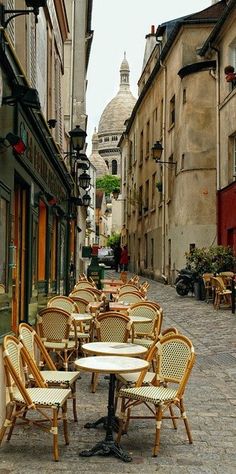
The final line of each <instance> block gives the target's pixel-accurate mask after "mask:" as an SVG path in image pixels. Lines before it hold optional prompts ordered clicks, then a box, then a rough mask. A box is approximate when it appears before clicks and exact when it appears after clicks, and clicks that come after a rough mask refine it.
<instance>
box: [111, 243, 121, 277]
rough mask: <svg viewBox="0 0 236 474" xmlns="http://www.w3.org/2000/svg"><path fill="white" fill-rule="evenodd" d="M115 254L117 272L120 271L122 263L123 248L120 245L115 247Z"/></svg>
mask: <svg viewBox="0 0 236 474" xmlns="http://www.w3.org/2000/svg"><path fill="white" fill-rule="evenodd" d="M113 253H114V262H115V271H116V272H118V271H119V263H120V258H121V247H120V245H119V244H118V245H115V247H114V248H113Z"/></svg>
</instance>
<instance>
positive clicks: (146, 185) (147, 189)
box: [144, 180, 149, 212]
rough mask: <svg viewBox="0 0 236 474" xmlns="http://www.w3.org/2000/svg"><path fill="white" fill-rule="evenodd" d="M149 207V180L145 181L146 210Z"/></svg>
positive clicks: (145, 210)
mask: <svg viewBox="0 0 236 474" xmlns="http://www.w3.org/2000/svg"><path fill="white" fill-rule="evenodd" d="M148 209H149V180H147V181H146V183H145V201H144V212H147V211H148Z"/></svg>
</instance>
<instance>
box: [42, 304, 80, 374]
mask: <svg viewBox="0 0 236 474" xmlns="http://www.w3.org/2000/svg"><path fill="white" fill-rule="evenodd" d="M71 326H73V328H74V340H70V338H69V336H70V331H71ZM37 332H38V334H39V336H40V338H41V340H42V342H43V344H44V346H45V348H46V350H47V351H48V352H49V353H50V352H55V353H56V354H57V356H58V358H59V360H61V361H62V363H63V367H64V369H65V370H68V363H69V360H70V359H71V358H72V356H75V358H77V357H78V341H77V329H76V324H75V321H74V320H73V317H72V316H71V314H69V313H67V312H66V311H63V310H62V309H60V308H46V309H42V310H41V311H40V312H39V314H38V317H37Z"/></svg>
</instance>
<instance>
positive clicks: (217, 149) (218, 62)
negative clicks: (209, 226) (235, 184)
mask: <svg viewBox="0 0 236 474" xmlns="http://www.w3.org/2000/svg"><path fill="white" fill-rule="evenodd" d="M210 48H211V49H213V50H214V51H215V52H216V189H217V191H218V190H219V189H220V188H221V169H220V52H219V50H218V49H217V48H215V47H214V46H211V45H210Z"/></svg>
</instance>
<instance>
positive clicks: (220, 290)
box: [211, 276, 232, 309]
mask: <svg viewBox="0 0 236 474" xmlns="http://www.w3.org/2000/svg"><path fill="white" fill-rule="evenodd" d="M211 284H212V287H213V289H214V293H215V297H214V308H215V309H220V305H221V303H223V304H224V305H226V306H228V307H230V306H231V304H232V291H231V290H228V289H227V288H226V287H225V284H224V281H223V278H222V277H220V276H218V277H212V279H211Z"/></svg>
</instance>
